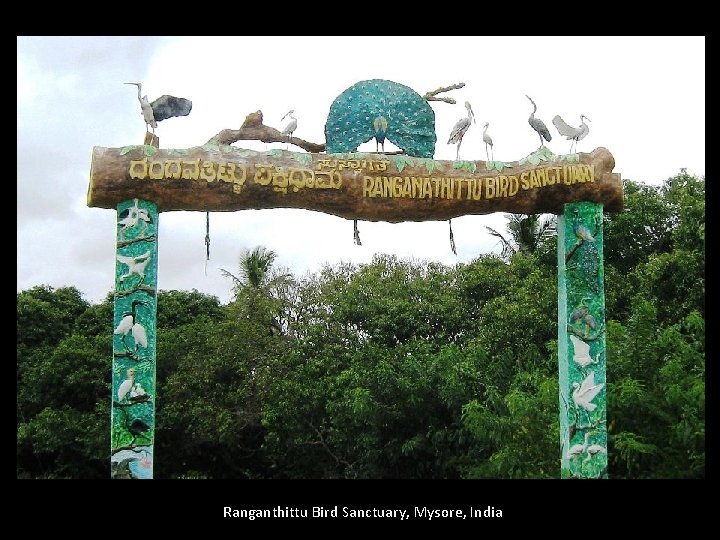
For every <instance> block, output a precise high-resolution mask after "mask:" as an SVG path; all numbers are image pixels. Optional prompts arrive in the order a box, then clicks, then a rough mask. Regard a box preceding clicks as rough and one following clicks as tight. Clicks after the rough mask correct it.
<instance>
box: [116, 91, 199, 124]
mask: <svg viewBox="0 0 720 540" xmlns="http://www.w3.org/2000/svg"><path fill="white" fill-rule="evenodd" d="M125 84H132V85H135V86H137V89H138V101H139V102H140V112H141V114H142V117H143V119H144V120H145V124H146V128H147V127H149V128H150V129H152V132H153V135H154V134H155V128H156V127H157V123H158V122H161V121H163V120H167V119H168V118H173V117H176V116H187V115H188V114H190V111H191V110H192V101H190V100H189V99H185V98H179V97H175V96H169V95H167V94H165V95H162V96H160V97H159V98H157V99H156V100H154V101H153V102H150V101H149V100H148V97H147V96H146V95H145V96H143V95H142V83H139V82H127V83H125Z"/></svg>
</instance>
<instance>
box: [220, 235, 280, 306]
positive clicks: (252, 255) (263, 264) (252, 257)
mask: <svg viewBox="0 0 720 540" xmlns="http://www.w3.org/2000/svg"><path fill="white" fill-rule="evenodd" d="M276 258H277V253H275V252H274V251H273V250H271V249H267V248H266V247H265V246H256V247H255V248H253V249H245V250H243V252H242V253H241V254H240V265H239V266H240V277H237V276H235V275H234V274H232V273H231V272H228V271H227V270H225V269H224V268H221V269H220V271H221V272H222V273H223V275H225V276H227V277H229V278H232V280H233V281H234V288H235V292H236V294H237V292H239V291H240V290H242V289H246V288H251V289H263V288H265V287H266V286H267V285H268V283H267V281H268V279H269V273H270V268H271V267H272V265H273V263H274V262H275V259H276Z"/></svg>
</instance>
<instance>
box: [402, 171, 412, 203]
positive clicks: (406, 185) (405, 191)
mask: <svg viewBox="0 0 720 540" xmlns="http://www.w3.org/2000/svg"><path fill="white" fill-rule="evenodd" d="M402 196H403V197H407V198H410V197H412V190H411V189H410V178H409V177H407V176H406V177H405V180H404V181H403V186H402Z"/></svg>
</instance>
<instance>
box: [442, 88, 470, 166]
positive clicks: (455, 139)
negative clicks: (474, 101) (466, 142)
mask: <svg viewBox="0 0 720 540" xmlns="http://www.w3.org/2000/svg"><path fill="white" fill-rule="evenodd" d="M465 108H466V109H467V112H468V114H467V116H466V117H465V118H461V119H460V120H458V121H457V122H455V125H454V126H453V128H452V131H450V138H449V139H448V142H447V143H448V144H457V155H456V156H455V160H456V161H457V160H459V159H460V145H461V144H462V140H463V137H464V136H465V133H466V132H467V130H468V129H469V128H470V124H472V123H473V122H474V121H475V114H474V113H473V110H472V107H471V106H470V102H469V101H466V102H465Z"/></svg>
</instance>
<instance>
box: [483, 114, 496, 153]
mask: <svg viewBox="0 0 720 540" xmlns="http://www.w3.org/2000/svg"><path fill="white" fill-rule="evenodd" d="M488 127H490V122H485V125H484V126H483V142H485V156H486V157H487V159H488V161H492V160H493V159H494V157H493V158H491V157H490V156H489V155H488V146H489V147H490V152H492V147H493V141H492V138H491V137H490V135H488V132H487V129H488Z"/></svg>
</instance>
